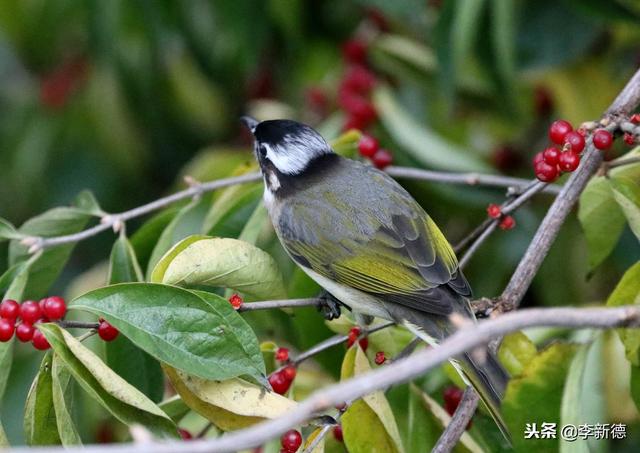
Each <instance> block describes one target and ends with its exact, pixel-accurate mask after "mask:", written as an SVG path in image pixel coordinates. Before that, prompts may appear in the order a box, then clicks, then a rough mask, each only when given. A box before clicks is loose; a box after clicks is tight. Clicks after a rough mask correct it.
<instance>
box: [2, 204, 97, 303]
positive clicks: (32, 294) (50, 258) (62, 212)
mask: <svg viewBox="0 0 640 453" xmlns="http://www.w3.org/2000/svg"><path fill="white" fill-rule="evenodd" d="M89 218H90V216H89V215H88V214H86V213H85V212H82V211H80V210H78V209H75V208H54V209H51V210H49V211H47V212H45V213H44V214H41V215H39V216H37V217H34V218H32V219H30V220H27V221H26V222H25V223H24V225H22V226H21V227H20V230H19V231H20V233H23V234H25V235H27V236H40V237H51V236H59V235H65V234H72V233H77V232H78V231H80V230H82V229H83V228H84V226H85V225H86V224H87V221H88V220H89ZM73 247H74V244H68V245H60V246H57V247H52V248H49V249H46V250H44V252H43V253H42V254H41V255H40V256H39V257H38V258H37V259H36V260H35V261H34V262H33V264H32V266H31V271H30V275H29V282H28V284H27V286H26V288H25V291H24V298H25V299H39V298H41V297H43V296H44V295H46V293H47V290H48V289H49V287H50V286H51V284H52V283H53V282H54V281H55V280H56V278H57V277H58V275H59V274H60V272H61V271H62V268H63V267H64V265H65V263H66V262H67V259H68V258H69V255H70V254H71V251H72V250H73ZM30 258H31V255H30V254H29V253H28V248H27V247H26V246H24V245H22V244H20V242H19V241H11V243H10V245H9V264H10V265H14V264H16V263H20V262H23V261H27V260H29V259H30Z"/></svg>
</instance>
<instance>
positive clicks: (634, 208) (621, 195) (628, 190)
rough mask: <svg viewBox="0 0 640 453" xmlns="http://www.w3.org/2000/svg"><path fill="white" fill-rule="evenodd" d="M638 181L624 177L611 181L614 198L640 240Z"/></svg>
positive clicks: (639, 190) (639, 187)
mask: <svg viewBox="0 0 640 453" xmlns="http://www.w3.org/2000/svg"><path fill="white" fill-rule="evenodd" d="M637 181H638V180H633V179H632V178H630V177H624V176H619V177H615V178H611V179H609V182H610V184H611V189H612V190H613V198H615V200H616V201H617V202H618V204H619V205H620V208H621V209H622V212H624V215H625V216H626V217H627V221H628V222H629V226H630V227H631V231H633V234H635V235H636V237H637V238H638V239H640V186H639V185H638V182H637Z"/></svg>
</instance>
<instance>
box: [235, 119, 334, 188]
mask: <svg viewBox="0 0 640 453" xmlns="http://www.w3.org/2000/svg"><path fill="white" fill-rule="evenodd" d="M242 122H243V123H244V124H245V126H247V128H248V129H249V130H250V131H251V133H252V134H253V137H254V139H255V143H254V151H255V153H256V158H257V159H258V162H259V163H260V169H261V171H262V173H263V174H264V176H265V181H266V182H267V184H268V185H270V186H273V185H278V184H279V180H280V179H281V177H282V176H284V177H290V176H297V175H300V174H302V173H304V171H305V170H306V169H307V168H308V167H309V165H310V164H311V163H312V162H313V161H314V160H315V159H317V158H319V157H321V156H324V155H326V154H332V153H333V150H332V149H331V146H329V144H328V143H327V142H326V141H325V140H324V138H322V136H321V135H320V134H319V133H318V132H316V131H315V130H314V129H313V128H311V127H309V126H307V125H306V124H302V123H298V122H296V121H292V120H268V121H262V122H259V121H257V120H255V119H254V118H251V117H247V116H244V117H242ZM272 189H273V187H272Z"/></svg>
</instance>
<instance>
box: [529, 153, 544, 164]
mask: <svg viewBox="0 0 640 453" xmlns="http://www.w3.org/2000/svg"><path fill="white" fill-rule="evenodd" d="M543 161H544V156H543V155H542V151H540V152H539V153H537V154H536V155H535V156H533V161H532V163H533V166H534V167H535V166H536V164H537V163H538V162H543Z"/></svg>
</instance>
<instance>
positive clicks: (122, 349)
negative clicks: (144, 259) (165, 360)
mask: <svg viewBox="0 0 640 453" xmlns="http://www.w3.org/2000/svg"><path fill="white" fill-rule="evenodd" d="M141 280H142V272H141V270H140V266H139V265H138V260H137V259H136V256H135V252H134V251H133V248H132V247H131V245H130V244H129V241H128V240H127V238H126V236H124V235H120V237H119V238H118V240H117V241H116V242H115V244H114V245H113V248H112V250H111V262H110V267H109V284H112V285H113V284H116V283H127V282H138V281H141ZM105 359H106V361H107V365H109V367H111V369H112V370H113V371H115V372H116V373H118V374H119V375H120V376H121V377H123V378H124V379H125V380H126V381H127V382H128V383H129V384H131V385H133V386H134V387H135V388H137V389H138V390H140V391H141V392H142V393H144V394H145V395H147V396H148V397H149V399H151V401H154V402H158V401H160V400H161V399H162V395H163V394H164V379H163V374H162V368H161V367H160V363H158V361H157V360H156V359H154V358H153V357H151V356H150V355H149V354H147V353H146V352H144V351H143V350H142V349H140V348H139V347H137V346H136V345H135V344H133V343H132V342H131V340H129V339H128V338H127V337H126V336H124V335H119V336H118V338H116V339H115V340H114V341H111V342H108V343H105ZM132 363H135V364H136V366H131V364H132Z"/></svg>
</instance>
